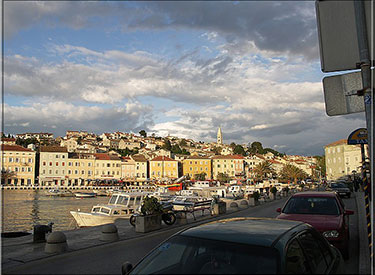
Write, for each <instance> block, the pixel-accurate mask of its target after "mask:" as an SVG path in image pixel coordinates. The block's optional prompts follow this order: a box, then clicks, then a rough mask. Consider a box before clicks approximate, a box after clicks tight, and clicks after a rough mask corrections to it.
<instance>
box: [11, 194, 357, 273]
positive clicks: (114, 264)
mask: <svg viewBox="0 0 375 275" xmlns="http://www.w3.org/2000/svg"><path fill="white" fill-rule="evenodd" d="M285 201H286V199H281V200H277V201H273V202H270V203H266V204H264V205H261V206H257V207H250V208H248V209H246V210H242V211H240V212H235V213H232V214H229V215H226V216H225V217H220V218H229V217H240V216H246V217H268V218H275V217H276V216H277V215H278V213H277V212H276V209H277V208H278V207H281V206H282V205H283V204H284V203H285ZM344 203H345V204H346V206H347V208H348V209H352V210H354V211H356V210H357V208H356V203H355V199H354V198H350V199H344ZM357 224H358V222H357V216H356V214H354V215H353V216H351V217H350V226H351V228H350V258H349V260H348V261H346V262H345V270H346V271H347V274H358V227H357ZM188 226H191V224H190V225H188ZM184 227H186V226H184ZM184 227H178V228H171V229H170V230H168V231H162V232H156V233H152V234H147V235H145V236H142V237H140V238H134V239H129V240H124V241H119V242H115V243H110V244H106V245H101V246H97V247H93V248H89V249H84V250H80V251H74V252H69V253H64V254H61V255H58V256H53V257H49V258H45V259H42V260H38V261H34V262H29V263H26V264H24V265H22V266H19V267H17V268H15V269H12V270H8V271H6V272H5V274H121V265H122V263H123V262H124V261H129V262H131V263H133V264H135V263H137V262H138V261H139V260H140V259H142V258H143V257H144V256H145V255H146V254H147V253H148V252H149V251H150V250H151V249H152V248H154V247H155V246H157V245H158V244H159V243H161V242H162V241H164V240H165V239H166V238H168V237H169V236H171V235H172V234H174V233H176V232H178V231H180V230H182V229H183V228H184Z"/></svg>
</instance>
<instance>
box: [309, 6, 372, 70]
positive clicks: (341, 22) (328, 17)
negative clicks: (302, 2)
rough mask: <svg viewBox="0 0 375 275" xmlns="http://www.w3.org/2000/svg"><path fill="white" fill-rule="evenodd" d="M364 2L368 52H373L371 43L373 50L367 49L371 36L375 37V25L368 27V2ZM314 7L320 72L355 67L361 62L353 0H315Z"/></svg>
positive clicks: (369, 11)
mask: <svg viewBox="0 0 375 275" xmlns="http://www.w3.org/2000/svg"><path fill="white" fill-rule="evenodd" d="M363 2H364V5H365V14H366V26H367V37H368V43H369V52H370V55H371V54H373V53H374V45H372V46H373V49H371V48H370V43H371V38H372V37H374V28H371V1H370V0H367V1H363ZM374 6H375V5H373V7H372V8H374ZM315 7H316V18H317V21H318V33H319V49H320V62H321V68H322V72H325V73H327V72H334V71H343V70H355V69H358V67H357V63H359V62H360V57H359V50H358V41H357V29H356V20H355V12H354V1H353V0H351V1H329V0H326V1H324V0H317V1H316V2H315ZM373 13H374V11H373ZM370 59H371V60H374V56H373V55H372V56H370Z"/></svg>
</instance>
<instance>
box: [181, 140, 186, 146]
mask: <svg viewBox="0 0 375 275" xmlns="http://www.w3.org/2000/svg"><path fill="white" fill-rule="evenodd" d="M186 145H187V143H186V140H185V139H182V140H181V141H180V146H181V147H184V146H186Z"/></svg>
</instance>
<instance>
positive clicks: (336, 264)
mask: <svg viewBox="0 0 375 275" xmlns="http://www.w3.org/2000/svg"><path fill="white" fill-rule="evenodd" d="M343 271H344V270H343V258H342V256H341V253H340V252H339V251H338V250H337V249H336V248H335V247H334V246H332V245H330V244H329V243H328V242H327V240H326V239H325V238H323V237H322V236H321V235H320V234H319V233H318V232H317V231H316V230H315V229H314V228H313V227H311V226H310V225H308V224H305V223H301V222H295V221H284V220H277V219H266V218H231V219H224V220H219V221H215V222H210V223H206V224H202V225H198V226H195V227H192V228H189V229H185V230H183V231H181V232H179V233H177V234H175V235H173V236H172V237H170V238H169V239H167V240H166V241H165V242H163V243H162V244H161V245H159V246H158V247H156V248H155V249H154V250H152V251H151V252H150V253H149V254H148V255H146V257H144V258H143V259H142V260H141V261H140V262H139V263H138V264H137V265H135V266H134V267H133V266H132V265H131V264H130V263H129V262H125V263H124V264H123V266H122V272H123V274H155V273H156V274H237V273H242V274H276V273H292V274H307V273H313V274H339V273H342V272H343Z"/></svg>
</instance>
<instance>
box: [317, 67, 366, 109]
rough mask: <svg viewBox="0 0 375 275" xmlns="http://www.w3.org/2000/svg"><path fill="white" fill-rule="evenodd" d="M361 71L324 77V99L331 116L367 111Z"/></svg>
mask: <svg viewBox="0 0 375 275" xmlns="http://www.w3.org/2000/svg"><path fill="white" fill-rule="evenodd" d="M361 89H362V77H361V72H354V73H347V74H342V75H335V76H328V77H325V78H323V90H324V101H325V104H326V112H327V115H329V116H338V115H346V114H352V113H359V112H364V111H365V104H364V101H363V97H362V96H358V95H357V91H358V90H361Z"/></svg>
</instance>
